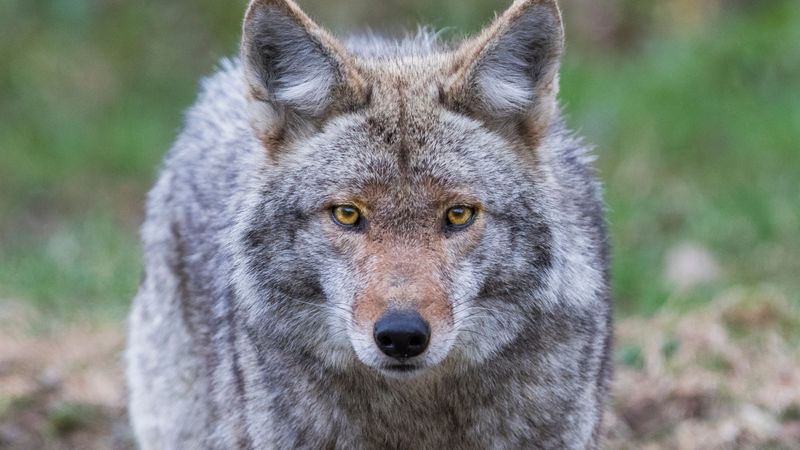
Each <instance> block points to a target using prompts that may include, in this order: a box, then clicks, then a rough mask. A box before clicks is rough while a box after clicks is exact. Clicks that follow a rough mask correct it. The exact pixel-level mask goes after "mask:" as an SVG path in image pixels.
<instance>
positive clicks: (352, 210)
mask: <svg viewBox="0 0 800 450" xmlns="http://www.w3.org/2000/svg"><path fill="white" fill-rule="evenodd" d="M332 215H333V220H334V221H335V222H336V223H338V224H339V225H344V226H346V227H354V226H356V225H358V223H359V222H361V211H359V210H358V208H356V207H355V206H351V205H340V206H335V207H334V208H333V211H332Z"/></svg>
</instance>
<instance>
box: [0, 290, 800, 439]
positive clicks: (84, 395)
mask: <svg viewBox="0 0 800 450" xmlns="http://www.w3.org/2000/svg"><path fill="white" fill-rule="evenodd" d="M4 308H5V307H4ZM17 309H19V310H15V311H11V310H10V309H9V308H5V310H1V309H0V330H2V331H0V449H82V450H83V449H86V450H91V449H129V448H133V444H132V439H131V436H130V430H129V428H128V426H127V418H126V417H125V408H124V399H125V392H124V384H123V377H122V374H121V370H120V365H121V364H120V362H121V352H122V349H123V345H124V332H123V326H122V325H120V324H115V325H113V326H112V325H92V326H81V327H78V326H70V327H67V328H62V329H58V330H52V329H50V330H47V331H44V332H42V331H32V330H31V328H30V326H28V325H26V324H28V323H30V322H31V320H30V316H31V315H30V313H29V312H25V311H22V310H21V309H20V308H17ZM21 311H22V312H21ZM34 322H35V321H34ZM799 341H800V312H798V310H797V309H796V308H793V307H791V306H789V304H788V303H787V302H786V301H785V300H784V299H782V298H781V297H780V296H778V295H775V294H774V293H770V292H767V291H765V292H758V293H755V294H753V292H748V293H745V292H733V293H730V294H729V295H727V296H725V297H724V298H720V299H718V300H716V301H714V302H713V303H711V304H710V305H708V306H705V307H702V308H697V309H693V310H691V311H690V312H684V313H682V314H675V313H661V314H658V315H656V316H654V317H651V318H629V319H624V320H622V321H620V322H619V323H618V326H617V352H616V358H617V369H616V375H615V381H614V388H613V393H614V394H613V400H612V408H611V411H610V412H609V413H608V414H607V418H606V428H607V432H606V442H605V445H604V448H608V449H620V450H622V449H647V450H660V449H665V450H666V449H675V450H695V449H696V450H700V449H703V450H713V449H719V450H723V449H775V450H777V449H786V450H789V449H797V448H800V347H799V346H798V345H797V344H798V342H799Z"/></svg>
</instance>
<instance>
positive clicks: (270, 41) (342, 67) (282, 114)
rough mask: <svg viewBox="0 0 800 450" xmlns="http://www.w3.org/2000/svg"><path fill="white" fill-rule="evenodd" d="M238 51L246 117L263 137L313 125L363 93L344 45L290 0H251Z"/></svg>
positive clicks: (351, 103) (362, 87)
mask: <svg viewBox="0 0 800 450" xmlns="http://www.w3.org/2000/svg"><path fill="white" fill-rule="evenodd" d="M241 54H242V61H243V64H244V67H245V75H246V78H247V83H248V86H249V89H250V92H249V94H250V96H249V98H250V102H251V121H252V123H253V125H254V127H255V128H256V131H257V132H258V133H259V135H260V137H262V138H264V137H265V136H266V135H269V134H275V133H276V132H277V131H276V130H278V129H281V128H285V127H289V128H306V129H307V128H309V126H310V125H314V124H317V125H318V124H319V122H320V121H321V120H323V119H324V118H325V117H326V116H328V115H330V114H331V113H335V112H336V111H340V110H342V109H347V108H349V107H352V106H353V105H354V104H356V103H358V102H359V101H361V100H363V99H364V97H365V95H366V87H365V83H364V81H363V80H362V78H361V77H360V76H359V74H358V73H357V71H356V70H355V68H354V67H353V64H352V62H351V61H350V60H349V58H348V56H347V54H346V52H345V50H344V48H343V46H342V45H341V44H339V43H338V42H337V41H336V40H335V39H334V38H333V37H332V36H331V35H330V34H328V33H327V32H326V31H325V30H323V29H322V28H321V27H320V26H318V25H317V24H315V23H314V22H313V21H312V20H311V19H310V18H309V17H308V16H307V15H306V14H305V13H303V11H301V10H300V8H299V7H298V6H297V5H295V4H294V3H293V2H292V1H291V0H252V1H251V2H250V6H249V7H248V9H247V13H246V15H245V20H244V27H243V36H242V49H241ZM284 131H285V130H284Z"/></svg>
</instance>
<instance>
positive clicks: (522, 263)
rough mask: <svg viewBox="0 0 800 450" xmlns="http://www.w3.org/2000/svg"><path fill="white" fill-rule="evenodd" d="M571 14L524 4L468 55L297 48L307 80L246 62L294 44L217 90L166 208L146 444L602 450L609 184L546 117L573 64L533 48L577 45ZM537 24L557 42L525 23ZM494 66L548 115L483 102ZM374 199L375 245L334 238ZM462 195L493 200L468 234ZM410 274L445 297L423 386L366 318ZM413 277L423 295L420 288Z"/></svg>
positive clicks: (133, 337)
mask: <svg viewBox="0 0 800 450" xmlns="http://www.w3.org/2000/svg"><path fill="white" fill-rule="evenodd" d="M275 5H278V6H279V8H278V9H275V8H276V6H275ZM286 5H288V6H286ZM542 5H545V7H547V8H550V9H542ZM257 8H267V10H268V11H272V13H275V12H276V11H277V13H276V15H275V16H274V17H273V19H274V20H267V21H266V22H265V21H259V22H258V23H259V25H258V26H259V27H265V26H270V24H271V23H280V24H283V25H282V26H283V28H280V27H279V28H276V29H277V30H281V29H282V30H284V31H282V33H289V34H290V35H292V36H295V37H297V36H300V35H298V34H297V33H298V32H301V31H302V30H301V29H295V28H294V27H295V26H301V27H305V29H308V27H311V26H313V25H311V24H309V23H306V22H304V21H305V20H306V18H305V17H304V16H294V19H292V18H291V17H289V18H287V17H284V16H283V14H289V15H291V14H290V13H296V11H295V9H294V8H296V6H295V5H293V4H292V3H290V2H287V1H285V0H269V1H259V0H256V1H254V2H253V4H251V11H253V9H257ZM270 8H272V9H270ZM287 8H288V9H287ZM548 10H549V11H551V13H552V14H555V15H550V16H547V14H546V11H548ZM286 11H288V12H286ZM530 11H535V15H534V16H526V13H529V12H530ZM262 12H263V11H262ZM543 14H544V16H543ZM557 15H558V10H557V9H555V5H554V3H553V2H552V1H547V0H538V1H537V0H527V1H525V0H523V1H518V2H516V3H515V4H514V6H512V8H511V9H510V12H509V13H507V14H506V15H504V16H501V17H500V18H498V19H497V21H496V22H495V24H494V25H493V26H494V28H490V29H489V31H487V32H486V34H484V35H483V36H482V37H479V38H478V39H477V40H472V41H467V42H465V43H464V44H461V45H456V44H439V43H438V41H437V39H436V37H435V36H433V35H431V34H430V33H421V34H419V35H418V36H417V37H415V38H413V39H410V40H405V41H402V42H392V41H385V40H381V39H380V38H377V37H375V36H371V37H365V38H358V37H356V38H351V39H350V40H348V41H347V43H346V44H344V45H342V46H341V47H336V46H335V45H334V44H331V43H328V41H327V39H328V36H327V35H325V34H318V30H315V29H314V30H311V31H309V33H308V36H311V37H312V39H311V40H304V39H305V38H303V37H302V36H301V38H297V39H293V40H292V42H293V43H294V44H296V45H300V46H301V48H299V49H295V50H294V51H293V52H290V53H286V54H285V56H287V57H290V58H295V57H296V58H300V60H297V61H294V60H293V61H291V62H286V61H284V63H281V64H284V65H283V66H280V67H283V68H286V67H290V68H291V70H289V71H288V72H287V71H285V70H284V71H283V72H281V70H277V71H276V70H274V69H275V67H277V66H275V65H274V63H275V61H274V58H273V59H269V58H267V59H264V58H259V57H253V56H252V54H250V53H248V52H249V51H256V52H258V48H261V49H263V48H265V47H264V45H268V44H269V43H268V42H264V41H263V39H267V40H269V39H273V40H274V39H280V37H281V36H280V35H275V34H274V33H273V34H270V33H266V32H265V33H262V34H260V35H259V37H258V39H256V40H253V39H250V40H248V39H247V37H246V40H245V45H244V47H243V55H244V57H245V59H244V60H243V61H244V62H239V61H238V60H235V61H224V62H223V63H222V65H221V68H220V70H219V71H218V72H217V73H216V74H215V75H213V76H212V77H210V78H209V79H207V80H206V81H205V82H204V83H203V87H202V92H201V95H200V98H199V99H198V101H197V103H196V104H195V105H194V106H193V107H192V108H191V109H190V110H189V112H188V114H187V117H186V125H185V127H184V129H183V131H182V132H181V134H180V136H179V137H178V139H177V141H176V143H175V145H174V146H173V148H172V150H171V151H170V153H169V155H168V156H167V158H166V160H165V162H164V166H163V168H162V171H161V175H160V177H159V180H158V182H157V183H156V185H155V186H154V188H153V189H152V191H151V192H150V194H149V197H148V205H147V215H146V220H145V224H144V226H143V228H142V240H143V245H144V254H145V277H144V280H143V282H142V284H141V286H140V289H139V293H138V295H137V296H136V299H135V301H134V306H133V310H132V312H131V316H130V332H129V341H128V351H127V364H128V367H127V376H128V382H129V387H130V415H131V419H132V422H133V426H134V430H135V433H136V436H137V438H138V440H139V443H140V445H141V446H142V448H145V449H161V448H187V449H197V448H281V449H283V448H286V449H289V448H308V449H319V448H330V449H384V448H396V449H442V448H453V449H483V448H497V449H515V448H541V449H561V448H565V449H584V448H596V446H597V444H598V441H599V430H600V423H601V417H602V414H603V410H604V406H605V402H606V396H607V386H608V380H609V378H610V372H611V365H610V351H609V349H610V345H611V328H612V327H611V320H612V319H611V318H612V313H611V304H610V301H609V274H608V245H607V239H606V230H605V224H604V219H603V208H602V199H601V190H600V186H599V184H598V182H597V181H596V180H595V176H594V172H593V169H592V168H591V165H590V163H591V157H590V156H589V155H588V152H587V150H586V147H585V146H584V145H583V144H582V142H581V141H580V140H579V139H578V138H576V137H575V136H574V135H573V134H572V133H571V132H569V131H568V130H567V129H566V128H565V127H564V124H563V121H562V120H561V118H560V114H559V112H558V110H557V108H556V109H555V110H554V111H549V110H548V109H547V108H542V107H540V105H537V104H533V103H539V104H541V103H546V102H549V101H552V102H555V92H556V91H557V74H556V73H555V72H554V71H552V70H550V68H552V67H557V64H558V57H559V55H560V47H559V50H558V51H555V52H550V51H545V52H542V49H543V47H542V45H539V44H536V45H531V44H530V42H528V41H529V40H530V39H531V38H532V37H534V38H536V39H539V38H541V39H543V41H541V42H545V43H553V42H560V40H561V39H562V37H561V36H560V34H559V33H560V17H558V16H557ZM256 16H258V14H255V15H252V14H251V15H250V16H249V17H250V18H252V17H256ZM545 16H546V17H545ZM262 17H263V16H262ZM298 17H299V19H298ZM520 17H522V18H523V21H522V22H519V21H518V20H519V18H520ZM526 17H528V19H529V18H530V17H536V18H538V19H537V20H539V22H537V23H542V22H541V19H542V17H545V19H546V20H545V22H544V23H548V24H549V25H548V26H547V27H544V28H540V31H538V32H536V33H528V32H522V31H520V30H521V29H520V28H515V26H519V25H520V24H522V25H523V26H527V27H530V26H532V25H531V24H530V21H529V20H528V19H525V18H526ZM275 21H277V22H275ZM292 21H294V22H292ZM504 21H506V22H507V23H504ZM249 24H250V25H251V26H252V25H253V22H249ZM509 30H510V31H509ZM273 31H274V30H273ZM247 32H248V31H247V25H246V27H245V35H246V36H247ZM276 33H277V31H276ZM495 35H496V36H495ZM265 36H266V37H265ZM536 36H538V37H536ZM486 42H488V43H489V44H488V45H486ZM536 42H540V41H536ZM498 43H499V44H498ZM273 44H274V43H273ZM253 45H258V46H261V47H253ZM269 45H272V44H269ZM275 45H277V44H275ZM304 45H311V46H312V47H313V49H310V48H302V46H304ZM543 45H545V44H543ZM546 45H550V44H546ZM559 45H560V44H559ZM254 48H255V50H253V49H254ZM269 48H271V49H274V47H269ZM342 49H346V53H341V52H342V51H343V50H342ZM459 49H464V50H463V52H462V51H461V50H459ZM509 49H515V50H514V52H513V54H509V53H508V52H509V51H511V50H509ZM520 49H521V50H520ZM270 51H274V50H270ZM337 52H339V53H337ZM261 54H262V55H263V53H261ZM256 56H258V54H257V55H256ZM303 59H309V61H308V67H311V70H323V71H325V70H330V72H326V73H329V74H330V77H329V78H325V77H316V78H315V81H319V80H322V81H323V84H330V85H332V86H334V87H331V89H330V91H324V92H325V93H326V95H324V96H319V95H317V94H318V93H313V94H311V95H310V96H306V97H304V98H303V96H302V95H300V96H292V95H282V94H281V93H280V91H281V90H282V89H285V88H286V87H287V86H289V87H291V86H296V85H297V83H296V82H297V80H298V79H302V80H307V74H305V73H303V72H302V70H301V69H302V67H303V66H302V65H299V64H300V63H302V60H303ZM287 64H288V65H287ZM487 64H488V65H490V66H491V67H490V68H489V69H488V70H490V73H489V75H492V74H494V75H495V76H497V74H498V73H502V74H503V75H499V76H501V77H505V79H513V80H516V81H514V82H520V83H523V84H522V85H520V89H521V90H522V91H524V95H523V97H525V98H526V99H528V100H526V101H527V102H528V103H527V104H526V103H525V101H522V99H521V97H520V96H518V95H516V96H514V97H513V98H505V99H503V98H498V96H502V95H503V93H502V92H497V91H496V90H493V89H488V90H487V89H483V90H482V91H481V92H482V93H483V95H489V94H491V95H492V96H493V98H483V97H474V96H473V97H472V100H470V95H469V93H470V92H472V93H474V92H475V91H474V89H476V86H477V88H478V89H480V88H481V86H482V85H483V83H485V81H481V82H477V83H476V82H474V80H476V79H479V78H480V77H482V76H487V75H486V74H487V73H486V72H485V71H486V70H487V69H486V65H487ZM320 67H324V69H319V68H320ZM452 67H463V68H465V69H464V71H463V72H459V71H458V70H451V69H450V68H452ZM454 73H455V74H458V73H461V75H463V76H462V77H461V80H462V81H464V83H463V84H459V82H458V80H456V79H454V78H453V77H454V75H453V74H454ZM254 74H255V75H257V76H254ZM522 75H524V76H525V77H527V78H521V77H522ZM292 77H294V78H292ZM298 77H299V78H298ZM509 77H511V78H509ZM522 79H525V80H526V81H524V82H522V81H519V80H522ZM454 80H455V81H454ZM336 85H340V86H345V87H346V89H345V90H344V91H342V90H341V89H340V88H337V87H335V86H336ZM523 86H524V87H523ZM522 91H521V92H522ZM342 92H346V93H347V95H346V97H348V98H346V99H345V98H342V96H341V94H342ZM306 93H308V92H306ZM359 93H360V94H363V95H364V96H363V98H361V97H358V95H360V94H359ZM511 94H514V93H511ZM353 98H358V100H357V101H354V100H353ZM298 102H299V103H298ZM303 102H306V103H303ZM531 102H533V103H531ZM343 105H344V106H343ZM487 105H489V106H492V108H494V109H492V111H493V112H491V114H494V116H493V117H487V114H489V113H490V112H488V111H487ZM311 106H313V107H311ZM498 106H499V108H498ZM498 111H502V114H501V113H500V112H498ZM504 114H505V115H504ZM509 114H510V115H509ZM265 117H266V119H265ZM500 117H504V118H503V119H502V120H501V119H500ZM289 122H291V123H289ZM281 127H285V128H288V127H291V128H292V129H293V130H295V131H294V132H292V133H291V134H288V135H285V134H281V133H276V130H279V129H281ZM297 130H301V131H297ZM275 136H279V138H276V137H275ZM437 192H438V193H441V192H444V194H441V197H437V195H440V194H436V193H437ZM369 196H372V197H369ZM362 197H363V198H374V199H375V200H374V201H373V203H372V204H370V205H369V206H366V207H365V214H366V212H368V214H366V215H367V216H368V219H369V222H368V228H367V229H366V230H364V231H363V232H355V231H348V230H342V229H341V228H337V227H336V226H335V225H333V224H332V222H331V219H330V214H329V209H328V208H329V207H330V205H331V204H336V203H337V202H342V201H343V199H344V200H347V199H349V198H362ZM449 198H455V199H462V198H465V199H473V200H474V201H475V202H476V203H477V204H479V205H480V209H479V214H478V216H477V218H476V222H475V225H473V226H472V227H471V231H466V232H461V233H460V234H442V233H444V232H443V231H441V225H440V224H441V216H440V215H438V214H439V213H438V212H437V211H439V209H436V208H439V206H437V205H439V203H437V202H442V201H445V200H441V199H449ZM446 201H450V200H446ZM454 201H457V200H454ZM432 205H433V206H432ZM375 236H378V237H379V238H375V239H373V238H374V237H375ZM389 241H391V242H390V243H391V245H393V246H392V247H391V248H392V249H396V250H397V252H398V253H397V256H396V259H397V260H394V259H392V257H391V255H390V256H389V257H385V255H384V256H382V257H383V258H384V259H383V260H380V261H379V262H381V264H383V265H380V264H377V263H375V262H374V261H377V260H373V258H372V256H374V255H372V254H371V253H370V250H369V249H371V248H379V247H380V246H383V245H389V244H387V242H389ZM380 248H383V247H380ZM365 249H366V250H365ZM393 251H394V250H393ZM358 252H366V253H365V254H366V258H367V261H366V262H364V261H360V260H358V257H357V256H356V255H357V254H358ZM404 255H416V256H404ZM376 258H377V256H376ZM387 258H388V259H387ZM404 258H417V259H414V260H413V261H406V260H404ZM430 261H439V262H437V263H435V264H434V263H432V262H430ZM362 264H366V266H363V267H367V269H364V268H363V267H362ZM376 264H377V265H376ZM419 266H422V268H421V269H420V267H419ZM385 267H388V268H385ZM398 268H399V269H398ZM417 269H420V271H418V272H413V271H414V270H417ZM395 270H409V271H412V272H413V273H420V274H422V275H419V276H420V277H427V276H430V277H431V278H430V280H433V281H430V280H429V281H430V283H429V284H431V285H435V287H436V288H437V289H439V290H441V291H442V292H443V293H444V294H443V298H446V305H444V306H443V308H444V309H443V311H446V312H444V313H440V314H439V315H438V316H436V317H437V318H436V320H439V322H437V323H438V325H436V326H434V328H433V330H434V332H433V336H432V340H431V344H430V347H429V349H428V350H427V351H426V352H425V353H424V354H423V355H421V356H419V357H417V359H416V360H415V364H417V366H418V367H419V370H417V371H416V372H414V373H412V374H408V375H403V374H396V373H390V371H388V370H386V369H385V368H384V366H385V363H386V357H385V356H383V355H381V354H380V352H379V351H378V350H377V348H376V346H375V344H374V343H373V342H372V338H371V334H370V332H371V329H370V328H369V324H366V325H364V324H363V323H360V322H359V321H358V320H357V318H356V315H355V312H354V311H355V310H356V308H359V307H363V304H360V303H358V302H357V301H356V298H361V297H360V296H361V294H362V293H363V292H365V289H366V288H367V286H368V285H370V283H382V282H383V281H385V280H384V279H383V278H385V277H391V276H394V275H395V273H396V272H394V271H395ZM408 273H411V272H408ZM407 278H408V277H407ZM411 278H413V277H411ZM426 280H427V278H426ZM397 283H407V285H404V286H406V287H407V288H408V292H409V294H408V295H409V296H411V295H412V293H413V292H415V291H414V289H412V288H416V287H418V286H420V284H419V283H421V282H419V281H418V280H416V279H411V280H410V281H409V280H405V278H403V280H401V281H397ZM415 283H416V284H415ZM404 289H405V288H404ZM401 292H403V291H401ZM386 295H388V294H386ZM393 295H394V294H393ZM389 301H390V302H397V301H400V302H402V301H404V300H403V299H400V300H397V299H394V298H393V299H389ZM357 303H358V304H357ZM391 304H394V303H391ZM404 304H405V305H411V304H412V303H408V302H407V303H404ZM368 306H370V305H368ZM437 314H438V313H437Z"/></svg>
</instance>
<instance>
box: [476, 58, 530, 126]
mask: <svg viewBox="0 0 800 450" xmlns="http://www.w3.org/2000/svg"><path fill="white" fill-rule="evenodd" d="M477 82H478V88H479V89H480V92H481V100H482V101H483V103H484V104H485V105H486V106H487V107H488V108H489V109H490V110H492V111H495V112H498V113H507V114H511V113H518V112H522V111H525V110H526V109H528V107H529V106H530V104H531V103H532V102H533V91H534V86H533V83H532V82H531V79H530V77H528V76H527V75H526V74H525V72H524V71H520V70H518V68H517V67H514V66H513V65H509V66H505V65H497V66H495V67H486V68H483V69H482V70H481V73H480V75H479V76H478V80H477Z"/></svg>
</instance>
